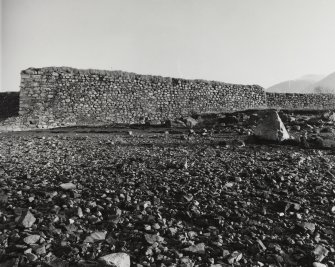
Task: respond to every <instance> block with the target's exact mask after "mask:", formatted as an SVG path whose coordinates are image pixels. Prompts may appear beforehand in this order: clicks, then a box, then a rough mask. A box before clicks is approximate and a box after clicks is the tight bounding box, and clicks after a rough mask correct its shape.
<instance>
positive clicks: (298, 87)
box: [266, 74, 324, 94]
mask: <svg viewBox="0 0 335 267" xmlns="http://www.w3.org/2000/svg"><path fill="white" fill-rule="evenodd" d="M323 78H324V76H323V75H316V74H309V75H304V76H302V77H301V78H298V79H295V80H288V81H284V82H280V83H277V84H275V85H273V86H271V87H269V88H267V89H266V91H267V92H273V93H301V94H308V93H315V91H314V88H313V84H315V83H316V82H317V81H319V80H321V79H323Z"/></svg>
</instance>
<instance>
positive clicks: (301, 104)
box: [266, 93, 335, 110]
mask: <svg viewBox="0 0 335 267" xmlns="http://www.w3.org/2000/svg"><path fill="white" fill-rule="evenodd" d="M266 101H267V106H268V107H269V108H277V109H311V110H322V109H335V95H333V94H289V93H286V94H281V93H266Z"/></svg>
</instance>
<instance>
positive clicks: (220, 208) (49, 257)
mask: <svg viewBox="0 0 335 267" xmlns="http://www.w3.org/2000/svg"><path fill="white" fill-rule="evenodd" d="M284 122H285V123H286V121H284ZM290 123H291V124H292V123H293V122H292V121H290ZM293 124H294V125H291V126H290V127H289V129H290V132H291V133H294V134H295V135H297V136H299V135H300V133H299V131H302V130H303V129H304V127H305V125H306V123H305V124H304V123H300V122H299V120H298V119H297V120H294V123H293ZM298 126H299V127H298ZM324 126H325V125H322V126H320V125H318V124H316V126H315V125H314V126H313V125H312V126H311V128H310V127H307V128H308V129H307V128H306V129H307V130H308V131H311V132H315V133H320V131H319V132H318V131H317V130H315V129H318V128H320V129H321V128H322V127H324ZM326 127H328V128H332V127H333V126H332V124H331V123H330V124H328V125H327V126H326ZM250 128H251V129H252V127H250ZM245 129H246V127H245V126H241V125H232V126H227V125H226V126H224V125H223V124H222V125H221V126H220V127H219V126H218V127H216V128H215V130H213V131H212V132H211V134H207V133H206V134H203V130H202V129H200V128H199V129H196V128H195V130H194V132H195V133H192V135H191V136H188V132H189V131H188V130H187V129H173V130H172V129H163V128H159V127H153V128H150V129H144V130H143V129H138V128H135V129H127V128H121V129H120V128H119V129H118V130H111V129H107V130H106V129H100V130H99V129H94V130H91V131H89V130H87V129H84V130H83V129H76V130H74V129H72V130H68V131H67V130H48V131H30V132H16V133H1V134H0V266H1V267H3V266H54V267H55V266H138V267H140V266H185V267H186V266H212V267H215V266H321V267H322V266H335V242H334V238H335V150H334V149H333V148H331V147H330V148H329V147H327V148H325V147H313V146H312V147H309V146H307V147H306V146H300V145H296V144H275V143H267V144H264V143H257V142H256V143H253V142H248V141H247V139H248V136H247V131H246V130H245ZM307 130H306V131H307ZM166 131H169V133H168V132H166ZM321 133H322V131H321ZM324 133H326V134H330V133H331V131H326V130H325V131H324ZM248 134H249V133H248Z"/></svg>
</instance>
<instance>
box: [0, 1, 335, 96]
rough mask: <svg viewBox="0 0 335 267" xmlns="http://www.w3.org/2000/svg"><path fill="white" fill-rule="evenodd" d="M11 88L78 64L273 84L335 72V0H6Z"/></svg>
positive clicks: (6, 66) (5, 76)
mask: <svg viewBox="0 0 335 267" xmlns="http://www.w3.org/2000/svg"><path fill="white" fill-rule="evenodd" d="M0 1H2V10H1V20H2V35H1V45H2V46H1V47H2V48H1V51H2V59H1V74H2V85H1V88H0V90H2V91H17V90H19V81H20V77H19V74H20V71H21V70H23V69H26V68H29V67H45V66H70V67H76V68H96V69H108V70H110V69H114V70H124V71H131V72H137V73H140V74H157V75H163V76H173V77H181V78H201V79H208V80H218V81H223V82H230V83H242V84H259V85H261V86H264V87H268V86H271V85H273V84H275V83H277V82H281V81H283V80H287V79H294V78H297V77H300V76H302V75H305V74H329V73H331V72H334V71H335V15H334V12H335V0H206V1H205V0H0Z"/></svg>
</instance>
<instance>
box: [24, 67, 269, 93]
mask: <svg viewBox="0 0 335 267" xmlns="http://www.w3.org/2000/svg"><path fill="white" fill-rule="evenodd" d="M53 72H56V73H64V74H70V75H73V74H75V75H104V76H110V77H124V78H138V79H142V80H157V81H159V80H160V81H163V80H165V81H169V82H171V80H172V79H174V80H177V81H184V82H198V83H205V84H220V85H222V84H225V85H228V86H243V87H253V88H258V89H261V90H263V91H264V88H263V87H261V86H260V85H256V84H253V85H244V84H234V83H225V82H220V81H212V80H203V79H184V78H173V77H165V76H160V75H146V74H138V73H134V72H127V71H121V70H99V69H76V68H72V67H43V68H33V67H31V68H28V69H25V70H22V71H21V74H48V73H50V74H51V73H53Z"/></svg>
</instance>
